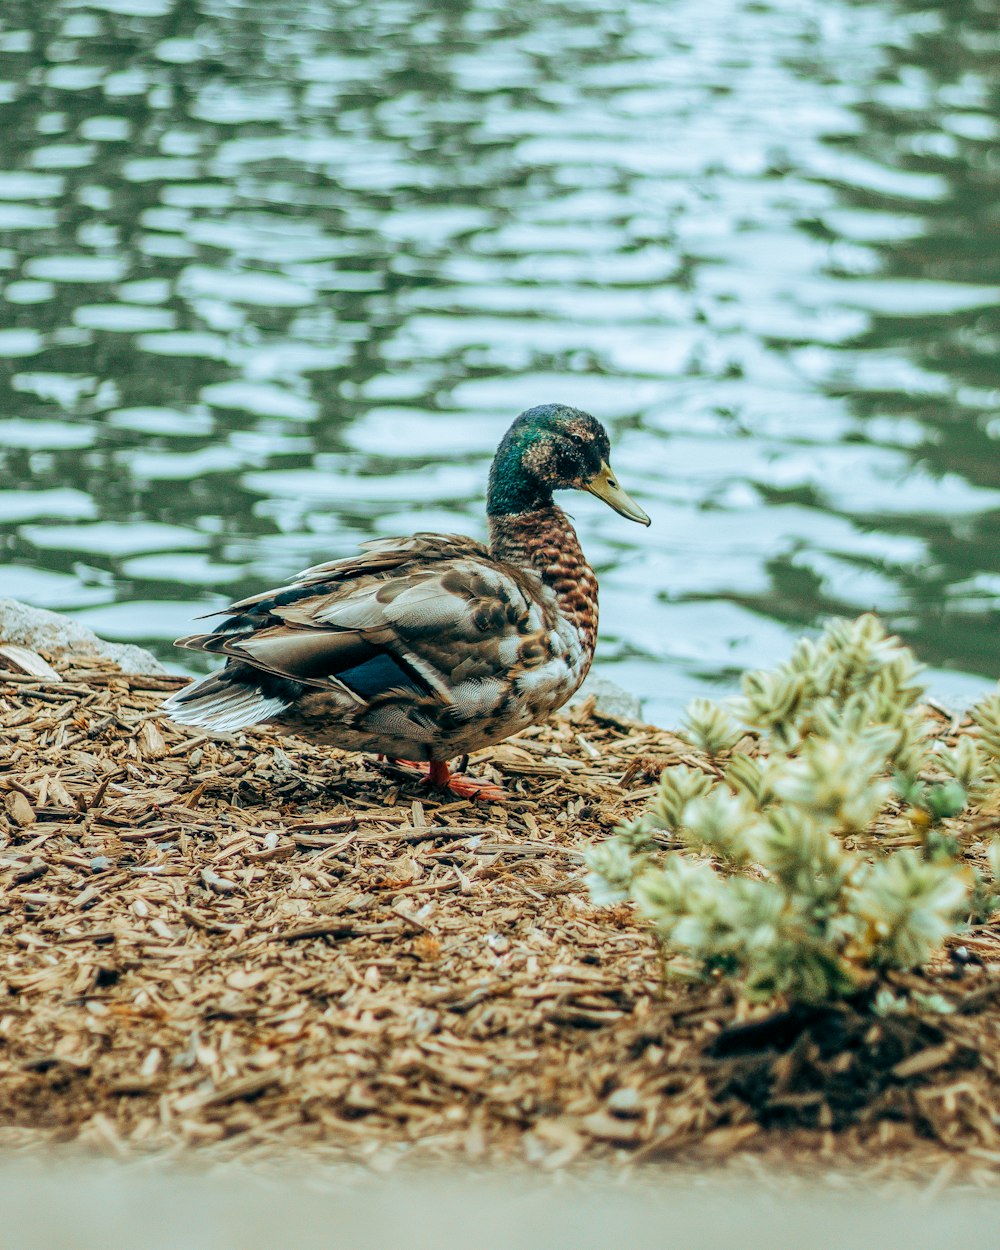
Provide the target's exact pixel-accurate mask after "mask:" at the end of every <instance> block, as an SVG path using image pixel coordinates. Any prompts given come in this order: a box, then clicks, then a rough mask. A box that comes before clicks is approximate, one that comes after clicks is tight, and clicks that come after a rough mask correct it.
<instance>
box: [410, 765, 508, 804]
mask: <svg viewBox="0 0 1000 1250" xmlns="http://www.w3.org/2000/svg"><path fill="white" fill-rule="evenodd" d="M393 763H394V764H402V765H405V767H406V768H407V769H411V768H412V769H415V770H416V771H417V772H419V773H420V774H421V780H422V781H424V782H425V783H426V784H427V785H429V786H435V787H436V788H437V789H440V790H447V791H448V792H449V793H450V794H454V795H456V796H457V797H458V798H461V799H478V800H479V802H481V803H503V802H504V801H505V800H506V798H507V792H506V791H505V790H504V788H503V787H502V786H497V785H494V784H493V782H491V781H477V780H476V779H475V778H473V777H467V776H466V775H465V774H464V773H453V772H452V771H451V769H450V768H449V767H448V764H447V762H446V761H444V760H431V762H430V763H429V764H422V763H418V762H416V761H415V760H393Z"/></svg>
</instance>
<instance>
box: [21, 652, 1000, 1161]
mask: <svg viewBox="0 0 1000 1250" xmlns="http://www.w3.org/2000/svg"><path fill="white" fill-rule="evenodd" d="M74 662H75V663H76V664H77V665H78V667H76V668H70V669H66V668H63V669H61V670H60V671H59V672H54V671H52V670H51V669H49V668H48V666H47V665H43V664H42V661H41V660H38V662H37V663H32V662H31V661H30V659H29V660H28V661H26V660H25V657H24V656H23V655H22V656H20V657H18V656H14V657H13V658H11V657H8V658H7V660H6V667H7V670H8V671H0V874H2V904H0V1147H7V1148H16V1147H25V1148H27V1147H28V1146H34V1145H37V1144H39V1143H40V1142H76V1143H81V1144H83V1145H85V1146H86V1147H88V1148H98V1149H101V1150H104V1151H111V1152H114V1153H120V1154H122V1155H133V1154H136V1153H145V1152H159V1151H177V1150H178V1149H187V1148H191V1147H195V1148H197V1149H198V1150H199V1151H201V1152H203V1153H204V1152H207V1153H208V1154H209V1155H211V1156H212V1157H213V1158H216V1157H217V1158H222V1157H240V1158H241V1159H244V1160H253V1159H255V1158H261V1159H263V1158H270V1157H273V1156H277V1155H282V1156H284V1157H286V1158H287V1157H290V1156H295V1157H299V1156H302V1157H304V1155H305V1153H308V1154H309V1155H310V1156H311V1157H313V1158H329V1159H331V1160H332V1159H340V1160H353V1161H357V1160H363V1161H366V1162H367V1163H368V1164H370V1166H372V1167H375V1168H377V1169H387V1168H390V1167H392V1166H393V1165H395V1164H396V1163H397V1162H400V1161H402V1160H404V1159H413V1160H423V1159H427V1158H444V1159H453V1160H460V1161H466V1162H472V1161H480V1162H482V1163H484V1164H493V1163H495V1162H501V1161H514V1160H518V1161H521V1162H527V1163H528V1164H531V1165H533V1166H540V1167H542V1168H546V1169H559V1168H563V1167H566V1166H568V1165H570V1164H573V1163H578V1164H582V1163H587V1162H593V1161H598V1160H602V1161H609V1162H612V1163H614V1162H618V1163H621V1164H635V1163H640V1162H654V1161H663V1160H668V1161H671V1162H672V1163H676V1162H678V1161H683V1162H684V1163H690V1162H692V1161H695V1162H700V1163H705V1162H707V1161H712V1162H723V1161H730V1160H733V1159H739V1160H742V1161H743V1162H744V1163H746V1162H747V1161H748V1160H750V1161H751V1163H752V1162H753V1161H754V1160H756V1161H757V1162H758V1164H759V1163H761V1162H763V1163H764V1164H774V1163H779V1164H780V1165H781V1166H782V1167H787V1166H790V1165H791V1166H795V1167H797V1168H802V1167H809V1166H810V1165H811V1166H814V1167H815V1168H818V1169H820V1168H831V1167H833V1166H834V1165H836V1166H837V1167H840V1168H842V1167H844V1166H845V1165H848V1164H853V1165H858V1166H863V1167H864V1168H866V1169H867V1170H868V1171H870V1172H873V1173H882V1174H886V1175H888V1174H893V1175H896V1174H899V1173H900V1170H902V1172H903V1173H905V1174H907V1175H917V1176H923V1177H926V1178H928V1179H931V1178H934V1183H941V1182H942V1181H943V1180H945V1179H948V1178H950V1177H951V1176H952V1174H958V1173H960V1174H961V1175H962V1177H963V1178H969V1179H972V1180H973V1181H975V1182H979V1183H983V1184H995V1182H996V1178H997V1172H998V1170H1000V1128H998V1124H1000V978H998V977H997V973H998V972H1000V936H998V933H997V931H996V929H991V928H985V927H984V928H981V929H979V930H977V931H976V932H975V933H974V934H971V935H969V936H967V937H966V938H965V939H963V941H962V945H961V949H960V950H955V951H952V952H951V953H950V956H949V957H948V958H944V959H942V960H941V961H940V965H939V966H936V967H935V968H933V969H931V970H928V971H927V972H926V973H924V974H922V975H921V976H920V977H911V978H908V979H904V978H900V979H899V980H900V984H903V983H904V981H905V983H906V984H911V985H919V986H920V987H922V988H923V989H924V990H928V991H934V992H937V993H940V994H943V995H944V996H945V997H947V998H948V999H949V1000H950V1001H952V1002H954V1003H955V1004H956V1005H957V1007H958V1010H957V1011H956V1012H955V1013H954V1014H952V1015H948V1016H937V1017H929V1018H928V1019H926V1020H922V1021H913V1020H910V1019H903V1020H900V1019H894V1018H889V1019H888V1020H885V1021H879V1020H877V1019H875V1018H873V1017H871V1016H870V1015H865V1014H861V1015H859V1014H857V1013H856V1012H855V1011H853V1010H852V1009H850V1008H846V1007H845V1008H841V1009H838V1010H837V1011H832V1012H827V1013H813V1014H812V1015H811V1016H804V1015H802V1014H801V1013H799V1014H796V1013H792V1014H789V1013H781V1012H768V1011H766V1010H762V1009H760V1008H755V1009H753V1010H752V1011H751V1010H750V1009H749V1008H747V1007H746V1006H745V1005H741V1004H740V1003H739V1002H737V1001H736V999H735V997H734V995H733V994H732V991H731V990H730V989H729V988H728V987H726V986H724V985H710V986H694V987H689V986H684V985H675V984H671V985H668V986H667V987H665V988H664V986H663V985H662V982H661V976H660V960H659V955H658V951H657V948H656V945H655V943H654V942H653V941H652V939H651V938H650V937H649V935H648V934H647V933H646V932H645V931H644V929H643V928H642V927H641V925H639V924H637V923H636V921H635V919H634V917H633V915H632V912H631V910H630V909H629V908H627V907H619V908H615V909H610V910H600V909H597V908H595V907H594V906H592V905H591V903H590V902H589V900H588V896H587V892H586V888H585V885H584V880H583V878H584V867H583V864H582V856H581V852H582V851H583V850H585V849H586V848H587V847H588V846H589V845H591V844H593V843H594V842H595V841H598V840H600V839H602V838H604V837H606V836H607V835H608V834H609V833H610V832H611V830H612V829H613V828H614V826H615V824H616V823H617V822H618V821H620V820H622V819H623V818H628V817H632V816H634V815H636V814H638V812H639V811H640V810H641V809H642V807H643V806H644V804H645V803H646V801H647V800H648V798H649V796H650V794H651V793H652V790H653V782H654V780H655V778H656V776H657V774H658V771H659V769H660V768H662V767H663V765H664V764H665V763H669V762H676V761H677V760H681V759H686V760H687V762H689V763H692V762H697V761H693V760H692V758H691V757H690V755H689V754H688V748H686V747H685V745H684V744H683V743H682V742H680V741H679V740H678V739H677V738H675V737H674V736H672V735H671V734H670V733H668V732H666V731H664V730H660V729H656V728H653V727H650V726H646V725H639V724H633V723H623V722H620V721H616V720H615V719H614V718H612V717H609V716H606V715H605V716H603V717H602V716H601V715H600V714H595V712H594V708H593V706H592V704H587V703H584V704H582V705H580V706H578V707H576V708H575V709H574V710H573V711H572V712H571V713H569V714H568V715H565V716H563V717H561V718H559V719H556V720H554V721H553V722H551V723H550V724H548V725H546V726H543V727H541V728H538V729H535V730H530V731H528V732H527V733H525V734H522V735H521V736H519V737H518V738H517V739H515V740H511V741H509V742H507V743H504V744H502V745H501V746H499V747H498V748H495V749H494V750H492V751H489V752H484V753H481V754H480V755H479V756H478V757H476V758H475V759H474V760H473V764H472V772H473V773H474V774H478V775H480V776H484V777H487V778H490V779H492V780H496V781H500V782H502V784H503V785H504V786H505V787H506V788H507V790H508V792H509V794H510V796H511V797H510V801H509V802H508V803H506V804H505V805H502V806H501V805H483V804H477V803H474V802H470V801H467V800H463V801H446V800H443V799H442V797H441V796H440V795H436V794H433V793H429V792H428V791H427V790H425V789H423V788H422V787H421V786H420V785H419V784H418V783H414V782H413V781H412V780H411V779H409V778H406V777H404V776H402V775H398V774H396V773H394V772H393V770H392V768H391V767H388V766H379V765H377V764H376V762H374V761H372V760H370V759H367V758H364V757H359V756H352V755H346V754H342V753H338V752H331V751H329V750H326V749H318V748H314V747H311V746H309V745H307V744H305V743H298V742H296V741H295V740H293V739H288V738H283V739H282V738H278V737H275V736H271V735H269V734H267V733H260V734H253V735H246V736H245V737H244V736H240V737H237V738H234V739H231V740H229V739H227V740H215V739H209V738H206V737H203V736H200V735H196V734H194V733H193V732H192V731H190V730H188V729H185V728H181V727H177V726H173V725H172V724H171V723H170V722H169V721H166V720H165V719H164V718H163V717H162V716H161V715H160V714H159V710H158V709H159V704H160V702H161V701H162V699H163V697H164V693H165V692H166V691H168V690H172V689H175V688H176V687H177V686H178V685H179V684H182V682H181V680H180V679H176V678H173V677H151V676H136V677H130V676H125V675H123V674H122V673H120V672H119V671H118V670H117V669H115V668H113V667H112V666H110V665H108V664H106V663H103V662H101V661H98V660H97V659H96V658H95V659H94V660H93V661H92V662H91V661H89V660H88V661H85V663H86V667H79V665H80V664H81V661H80V660H79V658H77V659H76V660H75V661H74ZM4 665H5V661H4V657H3V656H0V670H2V669H3V668H4ZM944 719H945V718H943V717H942V721H944ZM942 732H943V733H944V732H947V727H946V726H945V725H944V724H942Z"/></svg>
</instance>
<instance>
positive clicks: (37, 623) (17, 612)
mask: <svg viewBox="0 0 1000 1250" xmlns="http://www.w3.org/2000/svg"><path fill="white" fill-rule="evenodd" d="M0 642H4V643H8V644H11V645H13V646H16V647H27V648H28V649H29V650H31V651H38V652H40V653H41V654H43V655H47V656H54V657H58V656H84V655H99V656H101V657H102V659H105V660H111V661H112V662H113V663H115V664H117V665H118V667H119V668H120V669H121V670H122V672H124V673H166V671H167V670H166V669H165V668H164V667H163V665H162V664H161V663H160V661H159V660H158V659H157V658H156V656H154V655H150V653H149V652H148V651H147V650H146V649H145V648H144V647H137V646H134V645H133V644H132V643H130V642H127V643H117V642H105V640H104V639H103V638H98V636H97V635H96V634H95V633H94V632H93V631H92V630H89V629H87V627H86V626H85V625H81V624H79V623H78V622H77V621H74V620H72V619H71V618H70V617H68V616H60V615H59V613H58V612H49V611H47V610H46V609H45V608H31V607H29V606H28V605H27V604H26V603H21V602H19V601H18V600H17V599H0Z"/></svg>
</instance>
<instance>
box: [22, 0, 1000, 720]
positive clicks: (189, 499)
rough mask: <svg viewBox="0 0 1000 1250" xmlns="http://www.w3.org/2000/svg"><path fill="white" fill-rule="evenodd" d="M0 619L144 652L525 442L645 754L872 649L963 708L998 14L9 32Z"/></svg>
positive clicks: (751, 4)
mask: <svg viewBox="0 0 1000 1250" xmlns="http://www.w3.org/2000/svg"><path fill="white" fill-rule="evenodd" d="M0 54H2V65H0V104H2V113H3V120H4V125H3V128H2V130H0V278H2V282H3V287H2V291H0V473H2V482H0V544H2V547H0V593H6V594H13V595H16V596H19V597H21V598H24V599H26V600H28V601H30V602H34V603H37V604H40V605H43V606H47V607H53V608H57V609H70V610H74V611H76V612H77V614H78V615H79V616H80V617H81V618H82V619H83V620H85V621H86V622H88V623H89V624H91V625H92V626H93V627H94V628H96V629H97V630H98V631H99V632H101V633H103V634H105V635H107V636H108V637H114V638H129V639H134V640H138V641H144V642H146V643H148V644H152V645H154V646H156V647H157V648H158V649H160V651H161V653H162V654H166V653H167V651H168V650H169V646H168V644H169V640H170V639H172V638H173V637H174V636H175V635H176V634H178V633H180V632H183V631H184V630H185V629H186V628H187V626H188V623H189V620H190V618H191V617H192V615H194V613H195V612H198V611H206V610H209V609H210V608H212V607H214V606H216V605H218V604H221V603H222V602H223V601H224V600H226V599H228V598H229V597H231V596H233V595H235V594H242V593H247V592H249V591H251V590H255V589H259V588H262V587H263V586H265V585H268V584H273V583H274V582H275V581H277V580H280V579H283V578H285V577H286V576H288V575H289V574H291V573H294V572H295V571H297V570H298V569H300V568H303V567H304V566H306V565H308V564H311V563H315V562H316V561H319V560H322V559H325V558H331V557H333V556H335V555H338V554H342V553H344V552H346V551H348V550H350V549H351V548H352V547H353V545H354V544H355V543H356V542H357V541H359V540H362V539H364V538H365V537H368V536H371V535H372V534H392V533H405V532H407V531H409V530H411V529H413V528H415V527H419V528H438V527H441V528H445V529H448V530H455V529H460V530H465V531H466V532H470V533H476V534H481V533H482V532H483V530H484V524H483V494H484V482H485V474H486V469H487V465H488V461H489V457H490V454H491V451H492V449H493V447H494V446H495V443H496V440H497V438H498V436H499V434H500V433H501V432H502V430H503V429H504V427H505V425H506V424H507V423H508V422H509V420H510V419H511V418H512V417H513V416H514V415H515V414H516V413H517V412H518V411H519V410H520V409H522V408H524V407H527V406H529V405H531V404H535V403H541V402H546V401H550V400H557V401H563V402H567V403H571V404H578V405H580V406H582V407H585V408H588V409H590V410H591V411H593V412H594V413H595V414H597V415H598V416H600V417H601V418H603V419H604V420H605V421H606V422H607V424H608V425H609V427H610V428H611V430H612V431H613V435H614V442H615V445H616V457H615V460H616V467H617V469H618V472H619V473H620V475H621V477H622V479H623V481H624V482H625V483H626V485H627V486H628V487H629V488H630V489H631V490H632V491H633V493H634V494H635V495H636V496H637V497H638V498H639V499H640V501H641V502H642V503H643V505H644V506H645V507H646V509H647V510H648V512H649V513H650V515H651V516H652V518H653V523H654V524H653V528H652V529H650V530H641V531H640V530H639V529H638V527H634V526H630V525H629V524H628V523H627V522H625V521H623V520H621V519H620V518H618V517H615V516H614V515H613V514H611V513H610V512H608V511H606V510H605V509H603V508H602V506H601V505H600V504H599V503H598V502H597V501H596V500H593V499H590V498H585V497H581V498H580V499H579V500H577V499H574V500H573V501H572V504H573V511H574V513H575V515H576V519H577V522H578V526H579V529H580V532H581V536H582V539H583V541H584V544H585V546H586V548H587V550H588V552H589V553H590V554H591V556H592V559H593V561H594V563H595V565H596V566H597V567H598V569H599V571H600V572H601V574H602V643H601V651H600V658H601V661H602V663H603V666H604V671H605V672H606V673H608V674H609V675H610V676H613V677H616V678H617V679H618V680H620V681H622V682H624V683H625V684H627V685H629V686H631V687H633V688H635V689H638V690H641V691H643V692H644V693H646V694H647V695H648V696H649V699H650V704H649V710H650V711H651V712H652V713H654V714H657V715H661V716H668V715H672V714H673V713H674V711H675V709H676V707H677V705H678V704H680V703H682V702H684V701H685V700H686V699H687V698H688V697H690V695H691V694H692V693H694V692H697V691H704V690H707V689H708V690H713V691H718V690H720V689H726V688H727V687H728V686H729V685H731V683H732V681H733V678H734V676H735V674H736V673H737V672H738V671H739V670H740V669H741V668H742V667H744V666H746V665H757V664H764V663H769V662H771V661H772V660H773V659H775V658H776V657H777V656H778V655H779V654H780V653H781V652H782V650H783V649H784V648H785V647H786V646H787V643H788V639H789V637H790V636H791V635H794V634H795V633H797V632H798V631H799V630H800V629H801V628H803V627H807V626H813V625H815V624H816V623H817V622H818V621H819V620H820V619H821V618H822V617H823V615H824V614H828V613H831V612H838V613H849V614H854V613H856V612H858V611H861V610H864V609H866V608H872V607H874V608H877V609H878V610H879V611H881V612H882V613H884V614H885V615H886V616H887V617H888V619H889V620H890V621H891V622H892V624H893V625H894V626H895V627H896V628H898V629H900V630H901V631H902V632H903V633H904V635H905V636H906V637H907V638H908V639H909V640H911V641H912V642H913V643H914V644H915V646H916V647H917V649H918V651H919V653H920V654H921V656H922V657H923V658H924V659H925V660H926V661H927V662H928V663H929V664H930V665H932V666H933V667H935V668H936V669H938V670H948V671H947V672H945V671H938V672H937V673H936V674H935V685H936V687H937V688H938V689H939V690H940V691H941V692H942V693H944V694H946V695H951V696H953V697H961V696H963V695H966V694H969V693H972V692H973V691H975V690H977V689H979V688H980V687H981V686H982V685H983V684H984V681H983V679H984V678H985V677H996V675H997V659H996V656H997V650H996V638H997V626H998V620H1000V529H998V517H1000V461H998V457H997V455H996V450H997V440H998V439H1000V311H998V303H1000V301H998V295H1000V249H998V248H997V245H996V240H997V231H998V227H1000V208H998V204H1000V194H998V193H1000V91H998V86H997V76H996V66H997V64H998V57H1000V22H998V16H997V11H996V6H995V4H994V3H992V2H990V0H983V2H981V3H973V2H971V0H936V2H935V0H925V2H923V3H890V2H888V0H883V2H878V3H876V2H873V0H865V2H864V3H861V2H858V3H846V2H845V0H796V2H793V0H626V2H625V3H623V2H622V0H572V2H569V0H566V2H565V3H560V2H558V0H550V2H545V3H541V2H537V0H502V2H501V0H464V2H461V3H460V2H458V0H450V2H449V0H377V2H376V0H267V2H265V0H244V2H239V0H61V2H60V0H48V2H47V3H41V4H40V3H37V0H33V2H32V3H24V0H3V5H2V9H0Z"/></svg>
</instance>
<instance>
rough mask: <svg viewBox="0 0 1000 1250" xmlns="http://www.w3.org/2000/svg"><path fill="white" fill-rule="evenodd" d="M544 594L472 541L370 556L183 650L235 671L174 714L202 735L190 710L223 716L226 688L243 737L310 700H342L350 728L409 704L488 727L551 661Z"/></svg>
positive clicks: (260, 603) (435, 538) (276, 597)
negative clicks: (522, 683) (203, 703)
mask: <svg viewBox="0 0 1000 1250" xmlns="http://www.w3.org/2000/svg"><path fill="white" fill-rule="evenodd" d="M540 592H541V583H540V581H538V579H537V578H535V577H534V575H533V574H530V573H524V572H522V571H521V570H519V569H515V568H512V567H510V566H508V565H504V564H502V563H500V562H498V561H496V560H494V559H493V557H492V556H491V555H490V553H489V550H488V549H487V548H485V547H483V546H482V545H481V544H479V543H475V542H473V541H472V540H471V539H465V538H458V537H452V536H450V535H415V536H414V537H413V538H410V539H404V540H383V541H381V542H378V543H373V544H370V545H369V547H368V550H367V551H365V552H364V553H363V554H361V555H360V556H357V557H354V558H352V559H349V560H340V561H335V562H332V563H330V564H326V565H317V566H316V567H315V568H313V569H309V570H307V572H306V573H304V574H302V575H300V577H299V578H298V579H297V580H296V582H295V583H293V584H292V585H291V586H289V587H286V588H283V589H282V590H279V591H275V592H270V593H269V594H264V595H258V596H254V597H253V598H252V599H245V600H242V601H240V602H239V603H237V604H234V605H233V607H232V609H230V615H228V616H227V618H226V619H225V620H224V621H223V622H222V623H221V624H220V625H219V626H218V627H217V629H216V630H215V631H214V632H213V633H210V634H196V635H193V636H191V637H188V638H183V639H181V640H180V644H179V645H181V646H185V647H190V648H193V649H195V650H199V651H209V652H215V653H219V654H223V655H226V656H227V657H229V660H230V664H229V665H227V668H226V669H224V670H223V671H222V672H221V673H219V674H216V675H214V684H213V679H206V681H205V683H199V684H198V685H196V686H195V687H189V688H188V690H187V691H181V692H180V693H179V695H176V696H173V698H172V699H171V700H169V701H168V709H167V710H168V711H170V713H171V715H173V716H174V718H175V719H180V717H179V716H178V715H177V712H178V710H180V709H182V708H183V709H184V710H186V711H187V713H188V715H187V716H186V717H185V719H186V720H187V721H188V723H196V722H194V721H193V720H191V716H192V715H194V714H196V708H195V707H193V706H191V705H192V704H194V703H195V702H196V701H199V700H200V699H203V698H206V697H207V698H208V699H209V700H210V702H211V705H212V715H213V716H217V715H219V714H220V713H221V712H222V711H224V709H222V708H218V706H217V705H218V703H219V702H220V701H222V702H223V703H225V702H226V697H225V694H226V692H225V690H224V689H223V688H222V687H223V686H228V687H230V688H233V689H232V696H231V697H232V699H233V701H234V702H236V701H238V702H239V711H238V713H237V715H238V717H239V718H240V719H241V725H240V726H239V727H242V726H243V725H246V724H252V723H255V722H256V721H257V720H265V719H271V718H273V717H274V716H275V715H276V714H277V713H276V712H275V710H274V702H275V700H278V699H281V700H284V701H285V706H288V705H289V704H290V703H292V702H293V701H295V699H296V698H301V697H302V696H303V695H304V694H307V693H308V692H309V691H313V692H316V691H328V692H331V693H334V694H336V695H338V696H339V700H335V701H334V704H335V705H336V706H340V707H341V709H342V712H343V715H344V716H345V717H346V716H351V717H353V718H355V719H356V718H361V719H363V720H364V719H368V718H369V717H370V716H371V715H373V714H374V713H375V712H376V711H377V710H378V708H379V707H380V706H381V705H382V704H384V703H385V702H386V701H393V702H395V703H397V704H398V703H399V701H400V700H401V699H407V700H409V701H410V702H415V703H419V704H420V705H421V707H422V709H423V713H424V714H425V716H430V715H431V714H432V713H434V709H435V708H436V709H437V712H438V713H444V712H445V711H447V716H448V718H449V719H451V720H464V719H469V718H471V717H473V716H476V715H478V714H487V713H488V711H489V709H491V708H495V707H497V706H498V705H499V704H500V703H501V702H502V701H503V700H504V699H505V698H506V697H507V695H508V694H509V692H510V689H511V685H512V683H513V681H514V680H515V679H516V678H517V677H518V676H519V675H522V674H526V673H528V672H529V671H530V670H532V669H534V668H536V667H537V666H539V665H540V664H543V663H545V662H546V661H547V660H550V659H551V658H552V657H553V655H554V651H555V647H556V645H557V637H556V635H555V634H554V628H555V625H556V623H557V622H556V620H555V617H554V608H553V607H552V606H551V605H550V604H549V602H548V600H547V599H544V598H543V597H542V596H541V593H540ZM205 687H207V688H205ZM236 687H239V688H240V689H239V690H237V689H236ZM248 687H252V688H254V689H257V690H259V692H260V698H259V700H258V701H256V702H254V700H252V699H249V701H248V695H247V692H246V691H247V688H248ZM258 713H259V714H258ZM244 716H253V717H254V719H253V720H244V719H242V718H243V717H244ZM197 723H202V724H209V723H210V722H208V721H206V720H199V721H198V722H197ZM228 727H229V728H233V727H236V726H234V725H233V724H232V722H231V721H229V722H228Z"/></svg>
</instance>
